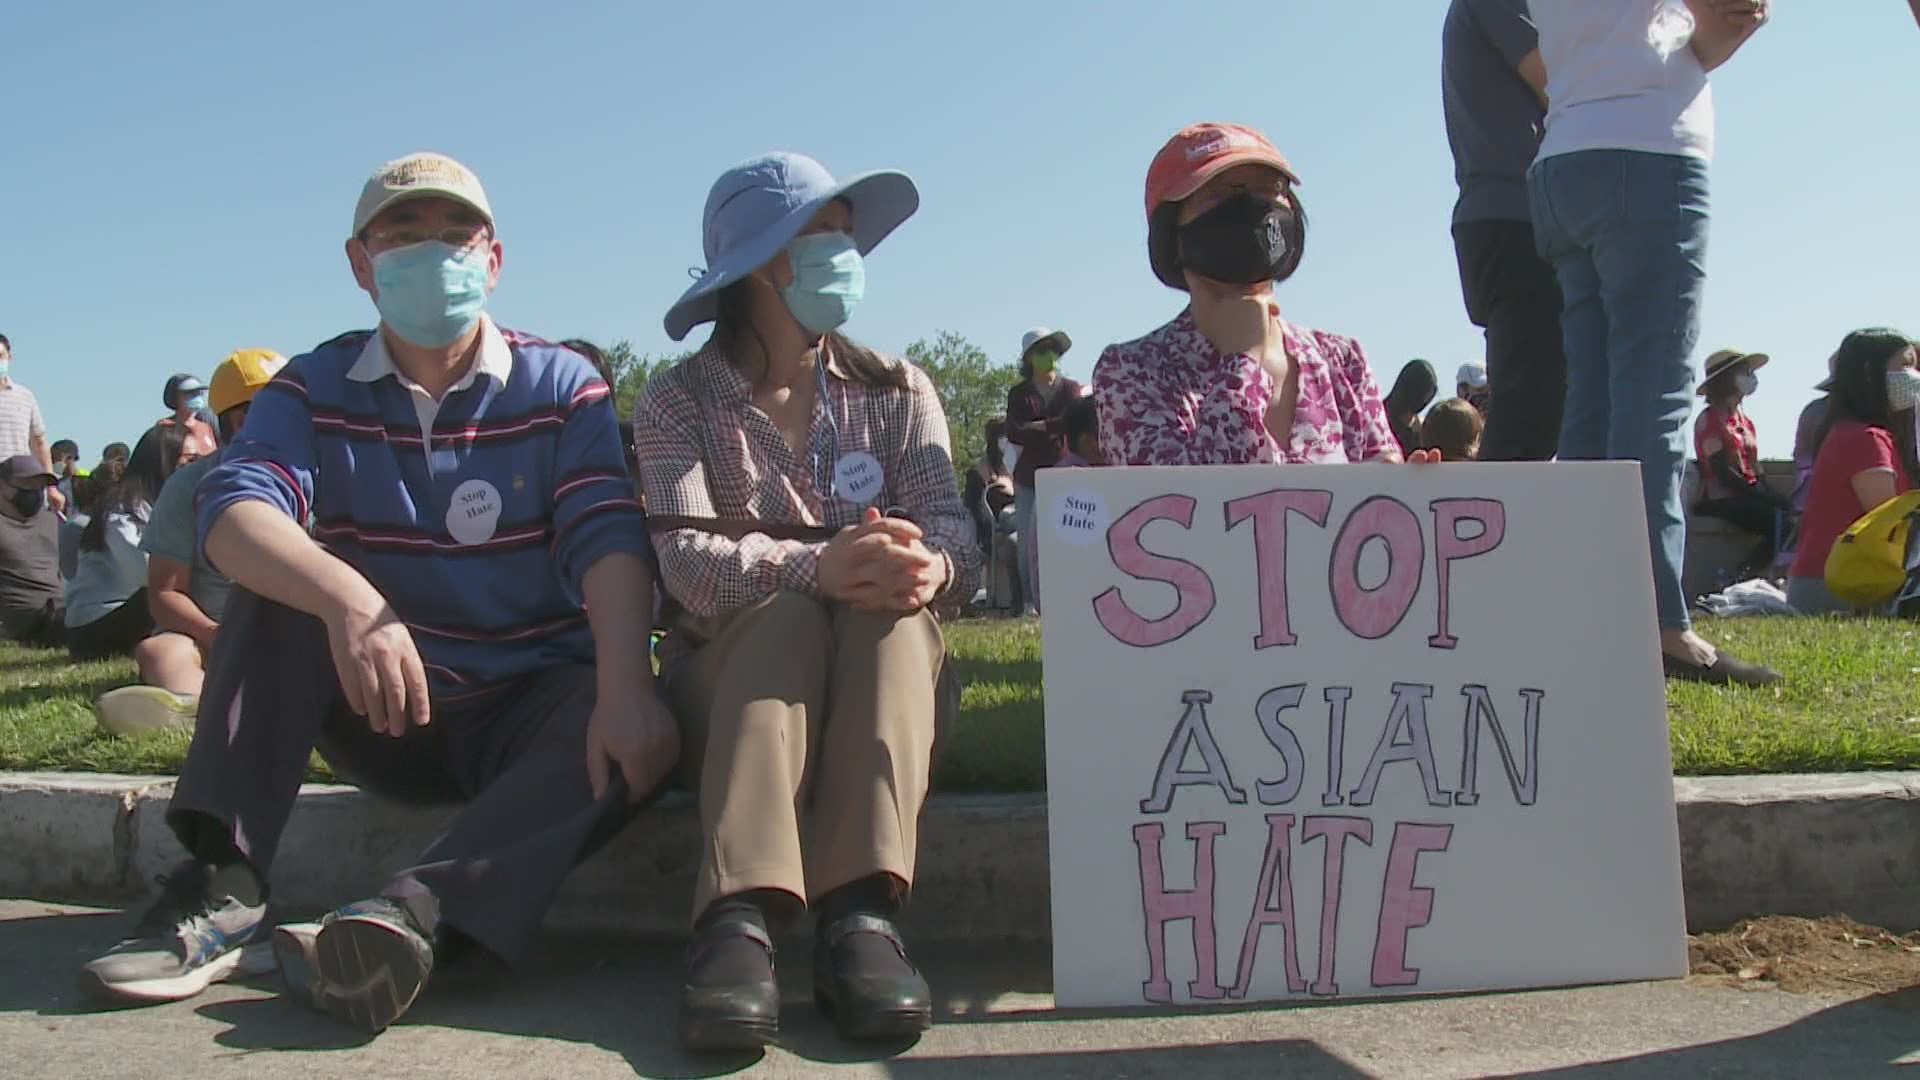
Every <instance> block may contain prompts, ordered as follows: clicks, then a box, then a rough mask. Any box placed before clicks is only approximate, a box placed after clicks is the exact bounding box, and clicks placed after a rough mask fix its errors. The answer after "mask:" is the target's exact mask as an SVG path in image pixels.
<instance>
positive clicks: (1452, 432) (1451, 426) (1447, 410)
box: [1420, 398, 1486, 461]
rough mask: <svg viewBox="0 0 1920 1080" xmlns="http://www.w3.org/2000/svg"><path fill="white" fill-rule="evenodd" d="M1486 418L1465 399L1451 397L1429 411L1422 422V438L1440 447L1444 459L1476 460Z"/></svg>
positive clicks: (1426, 443)
mask: <svg viewBox="0 0 1920 1080" xmlns="http://www.w3.org/2000/svg"><path fill="white" fill-rule="evenodd" d="M1485 428H1486V421H1485V419H1484V418H1482V417H1481V415H1480V410H1479V409H1476V408H1474V407H1473V403H1472V402H1469V401H1467V400H1465V399H1464V398H1448V399H1447V400H1445V401H1443V402H1441V403H1440V404H1438V405H1435V406H1434V407H1433V408H1431V409H1429V410H1427V418H1426V419H1425V420H1423V421H1421V422H1420V441H1421V444H1422V445H1423V446H1425V447H1426V448H1427V449H1428V450H1437V451H1439V453H1440V460H1441V461H1474V460H1476V459H1478V458H1479V457H1480V432H1481V431H1482V430H1484V429H1485Z"/></svg>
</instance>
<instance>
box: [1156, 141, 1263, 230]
mask: <svg viewBox="0 0 1920 1080" xmlns="http://www.w3.org/2000/svg"><path fill="white" fill-rule="evenodd" d="M1246 164H1255V165H1265V166H1268V167H1269V168H1273V169H1278V170H1279V171H1280V173H1281V175H1283V176H1285V177H1286V178H1287V182H1288V183H1292V184H1298V183H1299V182H1300V178H1299V177H1298V176H1295V175H1294V172H1293V166H1291V165H1289V164H1287V159H1286V158H1285V157H1282V156H1281V154H1280V151H1279V150H1278V149H1277V148H1275V146H1274V145H1273V144H1272V143H1271V142H1268V141H1267V137H1266V136H1265V135H1262V134H1260V133H1259V132H1257V131H1255V130H1253V129H1252V128H1250V127H1245V126H1243V125H1240V124H1194V125H1192V126H1190V127H1184V128H1181V129H1180V132H1179V134H1177V135H1175V136H1174V137H1173V138H1171V139H1168V140H1167V145H1165V146H1163V147H1161V148H1160V152H1159V153H1158V154H1155V155H1154V156H1153V164H1152V165H1149V166H1147V216H1148V217H1152V216H1153V212H1154V210H1155V209H1157V208H1158V207H1159V206H1160V204H1162V203H1168V202H1179V201H1180V200H1181V199H1184V198H1186V197H1187V196H1189V195H1191V194H1193V193H1194V192H1196V191H1198V190H1200V186H1201V185H1202V184H1205V183H1206V182H1207V181H1208V180H1211V179H1213V178H1214V177H1215V176H1217V175H1219V173H1220V172H1221V171H1222V170H1223V169H1231V168H1233V167H1234V166H1235V165H1246Z"/></svg>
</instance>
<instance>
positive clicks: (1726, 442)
mask: <svg viewBox="0 0 1920 1080" xmlns="http://www.w3.org/2000/svg"><path fill="white" fill-rule="evenodd" d="M1719 453H1724V454H1726V455H1727V460H1728V461H1729V462H1730V463H1731V464H1732V465H1733V471H1734V472H1735V473H1736V474H1738V475H1739V476H1740V478H1741V479H1743V480H1745V481H1746V482H1747V484H1748V486H1752V485H1754V484H1757V483H1759V482H1760V435H1759V433H1758V432H1757V431H1755V430H1754V427H1753V420H1752V419H1751V418H1749V417H1748V416H1747V414H1746V413H1745V412H1744V411H1742V410H1741V409H1740V408H1739V407H1738V406H1735V407H1734V408H1732V409H1730V410H1729V409H1722V408H1721V407H1720V406H1718V405H1709V406H1707V411H1706V412H1703V413H1701V414H1700V419H1698V420H1696V421H1694V424H1693V454H1694V457H1695V458H1696V459H1697V460H1698V461H1699V462H1700V481H1701V483H1702V484H1704V485H1705V487H1704V488H1703V490H1704V491H1705V492H1706V497H1707V498H1709V499H1724V498H1727V497H1729V496H1731V495H1735V494H1738V493H1737V492H1733V491H1728V490H1727V485H1726V484H1725V483H1722V482H1721V480H1720V477H1719V476H1718V475H1716V474H1715V473H1714V471H1713V467H1712V466H1711V465H1710V464H1708V463H1709V462H1711V461H1712V460H1713V455H1715V454H1719Z"/></svg>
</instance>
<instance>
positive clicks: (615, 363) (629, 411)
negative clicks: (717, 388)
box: [606, 338, 694, 420]
mask: <svg viewBox="0 0 1920 1080" xmlns="http://www.w3.org/2000/svg"><path fill="white" fill-rule="evenodd" d="M693 353H694V350H692V349H688V350H686V351H685V352H681V353H675V354H674V355H671V356H648V355H647V354H645V353H639V352H635V351H634V349H633V342H631V341H628V340H627V339H625V338H621V339H620V340H619V341H616V342H614V343H613V344H612V345H609V346H607V348H606V354H607V367H608V368H609V369H610V370H611V371H612V372H613V402H614V407H615V409H616V410H618V414H619V416H620V418H621V419H622V420H626V419H630V418H631V417H632V416H633V403H634V402H635V401H638V400H639V399H640V391H642V390H644V389H646V386H647V380H648V379H650V378H652V377H653V376H655V375H657V374H659V373H660V372H662V371H665V370H667V369H668V368H670V367H672V366H673V365H675V364H677V363H679V362H680V361H682V360H685V359H686V358H687V357H689V356H692V355H693Z"/></svg>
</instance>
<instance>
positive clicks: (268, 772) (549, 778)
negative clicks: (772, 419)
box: [81, 154, 679, 1033]
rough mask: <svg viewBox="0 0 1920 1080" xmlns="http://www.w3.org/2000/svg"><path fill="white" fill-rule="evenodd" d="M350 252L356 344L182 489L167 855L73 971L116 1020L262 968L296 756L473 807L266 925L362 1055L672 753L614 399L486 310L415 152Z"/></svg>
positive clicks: (533, 917) (320, 363)
mask: <svg viewBox="0 0 1920 1080" xmlns="http://www.w3.org/2000/svg"><path fill="white" fill-rule="evenodd" d="M348 235H349V237H350V238H349V239H348V240H347V242H346V255H347V260H348V264H349V266H350V267H351V269H352V272H353V278H354V281H355V282H356V283H357V284H358V285H359V287H360V288H361V289H363V290H365V291H366V292H367V293H368V294H369V295H371V296H372V297H373V302H374V305H375V306H376V307H377V308H378V310H379V312H380V325H379V327H378V329H376V330H374V331H371V332H369V331H357V332H353V333H348V334H343V335H341V336H340V337H337V338H334V339H333V340H331V341H329V342H327V343H325V344H323V345H321V346H320V347H319V348H318V349H316V350H314V351H313V352H311V353H308V354H306V355H304V356H299V357H295V358H294V359H293V360H292V361H291V362H290V363H289V364H288V365H287V367H286V369H285V370H283V371H281V372H280V374H279V375H277V376H275V377H274V379H273V381H272V382H270V383H268V384H267V385H266V386H265V387H263V388H261V390H260V392H259V393H257V394H256V395H255V396H254V398H253V401H252V402H251V404H250V406H249V408H248V410H247V422H246V425H245V427H244V428H243V430H242V431H241V433H240V438H239V441H238V442H237V443H236V444H235V445H234V446H233V448H232V449H231V450H230V451H229V452H228V454H227V456H226V457H224V458H223V459H222V460H221V462H220V464H219V465H217V466H215V467H214V468H213V470H212V471H211V472H209V473H207V475H206V477H205V478H204V479H203V480H202V481H201V483H200V490H199V493H198V495H197V497H196V503H197V506H196V521H197V526H198V527H197V529H196V532H197V534H198V535H199V536H200V538H201V541H200V546H201V548H202V549H203V550H204V551H205V552H206V555H207V559H208V561H209V562H210V563H211V564H212V565H213V566H214V567H215V568H216V569H218V570H219V571H220V572H221V573H223V574H225V575H226V576H227V577H228V578H230V579H231V580H232V582H233V585H234V588H233V591H232V595H231V596H230V597H229V598H228V601H227V609H226V612H225V613H224V615H223V619H222V623H221V633H220V635H219V637H218V638H217V640H216V641H215V643H214V648H213V655H212V656H211V657H210V658H209V660H208V666H207V673H206V684H205V687H204V689H203V690H202V692H201V695H200V711H199V717H198V723H197V725H196V727H195V729H194V737H193V743H192V746H191V747H190V748H189V749H188V752H187V760H186V763H185V764H184V766H182V768H181V771H180V778H179V781H178V783H176V785H175V786H174V789H173V799H172V802H171V803H170V804H169V805H168V807H167V817H166V820H167V824H168V826H169V827H170V828H171V829H172V831H173V833H174V835H175V836H176V837H177V838H178V839H179V841H180V843H181V846H182V847H184V848H185V849H186V853H187V859H186V861H185V862H184V863H183V864H181V865H180V866H179V867H177V868H176V869H175V870H174V871H173V872H172V873H170V874H168V875H167V876H166V877H165V878H164V879H163V880H164V882H165V888H164V889H163V891H162V893H161V895H160V897H159V898H158V899H157V900H155V901H154V902H153V903H152V905H151V906H150V907H149V908H148V909H147V911H146V912H145V914H144V915H143V916H142V917H141V918H140V919H139V920H138V922H136V923H135V925H134V929H133V933H132V934H131V935H130V936H129V937H128V938H127V939H126V940H124V941H122V942H121V943H120V944H119V945H116V946H115V947H114V948H112V949H111V950H109V951H108V952H107V953H106V954H105V955H102V956H100V957H98V958H97V959H95V960H93V961H92V962H91V963H89V964H87V965H86V966H85V968H84V969H83V972H82V976H81V978H82V982H83V984H84V985H85V986H87V987H88V988H89V989H90V990H91V991H92V992H94V993H97V994H99V995H101V996H103V997H105V998H108V999H110V1000H112V1001H115V1002H122V1003H124V1002H129V1001H133V1002H141V1001H171V1000H179V999H182V998H188V997H192V996H193V995H195V994H198V993H199V992H200V991H202V990H204V989H205V988H206V987H207V986H208V984H210V983H212V982H215V981H218V980H221V979H225V978H228V977H230V976H232V975H233V974H234V973H235V972H236V971H238V970H240V969H241V968H242V965H243V961H244V962H245V963H246V966H247V968H248V969H249V970H254V969H255V963H256V958H257V955H258V952H259V950H258V949H257V946H258V945H259V943H260V942H261V941H262V939H263V937H265V936H266V935H267V933H268V931H267V924H266V914H267V909H266V899H267V885H268V880H269V878H268V875H269V874H270V872H271V871H272V868H273V861H274V854H275V851H276V849H277V848H278V846H279V843H280V839H281V832H282V830H283V829H284V828H285V827H286V823H287V817H288V815H289V814H290V813H291V812H292V810H293V807H294V802H295V800H296V799H297V798H298V797H299V794H300V783H301V780H302V779H303V778H304V777H305V774H306V771H307V763H308V761H309V760H310V758H311V755H312V754H313V752H314V750H315V749H318V750H319V751H320V753H321V754H322V756H324V757H325V758H326V760H327V761H328V762H329V763H330V764H331V765H332V767H333V768H334V770H335V771H336V772H338V773H340V774H341V775H342V776H345V777H349V778H351V779H353V780H354V781H355V782H356V783H358V784H360V785H361V786H362V787H363V788H365V789H367V790H369V791H371V792H373V793H375V794H378V795H382V796H385V797H389V798H393V799H396V800H399V801H404V802H409V803H464V804H465V806H464V808H463V809H462V810H461V811H460V812H459V813H458V814H456V815H455V816H454V817H453V818H452V820H451V821H450V822H449V824H448V825H447V827H446V831H445V832H443V833H442V834H441V835H440V837H439V838H438V839H436V840H435V841H434V842H433V843H432V844H431V845H430V846H428V848H427V850H426V851H425V852H424V853H423V854H422V855H421V856H420V857H419V860H418V861H417V862H416V863H415V864H414V865H413V866H412V867H410V868H408V869H406V870H403V871H401V872H400V873H399V874H397V875H396V876H394V877H393V878H392V879H391V880H390V881H389V882H388V883H387V884H386V886H385V887H383V888H382V889H381V890H380V891H379V893H378V895H376V896H374V897H372V898H370V899H367V900H363V901H360V902H358V903H354V904H349V905H347V906H346V907H343V908H340V909H338V910H336V911H334V912H332V913H330V914H328V915H327V916H326V917H325V918H323V919H322V920H321V921H320V922H319V923H318V924H317V925H316V924H305V925H298V926H283V927H280V928H278V929H277V930H275V931H274V932H273V933H272V935H271V938H272V950H271V952H272V956H273V958H274V959H275V960H276V961H277V962H278V965H279V968H280V971H281V975H282V978H283V980H284V982H285V984H286V989H287V992H288V994H289V996H290V997H293V998H295V999H297V1000H302V1001H304V1002H306V1003H307V1004H310V1005H313V1006H315V1007H317V1008H320V1009H323V1010H324V1011H325V1012H326V1013H327V1014H328V1015H330V1016H332V1017H334V1018H335V1019H337V1020H339V1021H341V1022H342V1023H345V1024H349V1025H351V1026H353V1027H355V1028H357V1029H359V1030H361V1031H363V1032H369V1033H371V1032H378V1031H381V1030H383V1029H384V1028H386V1027H387V1026H388V1025H390V1024H392V1023H393V1022H394V1021H395V1020H397V1019H399V1018H400V1017H401V1016H402V1015H404V1014H405V1013H406V1011H407V1010H408V1009H409V1008H411V1007H412V1005H413V1003H414V1001H415V1000H416V999H417V998H418V997H419V995H420V993H421V991H422V989H423V988H424V987H425V986H426V984H427V981H428V978H429V976H431V975H432V973H433V972H434V970H435V967H436V965H437V964H439V963H441V962H443V961H446V960H449V959H450V953H451V952H457V951H459V950H460V949H461V948H463V947H469V946H477V947H479V948H483V949H485V950H486V951H487V952H488V953H491V954H492V955H494V956H496V957H499V958H501V959H504V960H505V961H507V962H508V963H509V964H512V963H514V962H516V961H519V960H522V959H524V958H525V957H526V955H527V953H528V952H529V951H530V947H531V946H532V945H533V943H534V936H535V933H536V932H537V931H538V930H539V928H540V923H541V919H542V916H543V915H544V914H545V912H546V909H547V906H548V904H549V903H551V902H552V900H553V897H554V895H555V894H556V893H557V892H558V891H559V889H560V884H561V882H562V881H563V880H564V879H565V878H566V876H567V874H568V873H569V872H571V870H572V869H573V867H574V866H575V865H576V864H577V863H578V862H579V861H580V860H581V859H583V858H585V857H586V856H587V855H588V854H590V853H592V852H593V851H594V850H595V849H597V848H598V847H599V846H600V845H601V844H602V843H604V842H605V841H607V840H608V839H610V838H611V837H612V836H613V835H614V833H616V832H617V831H618V830H619V829H620V828H621V826H623V825H624V824H625V823H626V822H627V821H628V820H629V819H630V818H631V816H632V815H633V813H635V812H636V809H637V807H638V804H639V802H640V801H641V800H642V799H643V798H644V797H646V796H647V795H648V794H649V793H651V792H653V791H654V790H655V789H656V788H657V787H658V785H659V783H660V781H661V780H662V779H663V778H664V777H665V776H666V774H667V773H668V772H669V771H670V770H671V769H672V767H673V765H674V762H675V760H676V759H677V756H678V750H679V741H678V734H677V732H676V731H675V728H674V724H673V719H672V717H671V716H670V715H669V714H668V713H667V711H666V709H665V706H664V705H662V704H661V702H660V701H659V699H658V698H657V697H656V696H655V694H654V688H653V672H652V670H651V668H650V667H649V666H648V665H647V664H646V663H645V662H644V661H645V657H646V651H647V636H648V629H649V624H648V614H649V613H648V610H647V607H646V603H645V597H647V596H649V595H650V594H651V593H652V591H653V574H652V570H651V566H650V560H651V555H652V552H651V549H650V547H649V545H648V542H647V532H646V521H645V516H644V515H643V514H642V513H641V510H640V507H639V504H638V503H636V502H635V501H634V498H633V490H632V481H631V480H630V479H629V478H628V476H627V473H626V467H625V464H624V462H623V461H622V458H621V454H620V444H619V436H618V434H617V431H618V428H617V425H616V423H615V421H614V414H613V405H612V400H611V399H612V391H611V390H610V389H609V388H608V386H607V384H606V383H605V382H604V381H603V380H601V378H600V377H599V376H598V375H597V374H595V373H594V371H593V368H592V367H591V366H590V365H589V364H588V363H587V361H586V360H585V359H584V358H583V357H581V356H580V355H579V354H577V353H574V352H571V351H569V350H566V349H562V348H560V347H559V346H557V345H552V344H549V343H547V342H545V341H541V340H539V339H537V338H532V337H528V336H525V335H522V334H518V333H515V332H513V331H509V330H503V329H501V328H500V327H498V326H496V325H495V324H494V323H493V322H492V321H491V320H490V319H488V318H487V317H486V316H485V315H484V314H483V309H484V308H485V305H486V300H487V297H488V295H489V294H490V293H491V292H492V291H493V288H494V286H495V285H496V284H497V283H498V281H499V274H500V267H501V262H502V259H503V258H504V251H503V249H502V247H501V245H500V242H499V240H498V239H496V235H495V231H494V219H493V213H492V211H491V210H490V209H489V206H488V202H487V198H486V195H485V193H484V191H482V189H481V187H480V181H479V180H478V179H477V178H476V177H475V176H474V175H473V173H472V172H471V171H469V170H468V169H467V168H466V167H465V166H464V165H461V164H460V163H458V162H456V161H454V160H452V159H451V158H447V157H443V156H441V155H438V154H416V155H413V156H411V157H408V158H404V159H401V160H399V161H394V162H390V163H388V164H386V165H382V166H381V167H380V168H379V169H377V170H376V171H375V172H374V174H373V176H372V177H370V178H369V179H368V181H367V183H366V185H365V187H364V188H363V189H362V191H361V194H360V199H359V202H358V204H357V206H356V207H355V209H354V213H353V225H352V228H351V229H350V231H349V234H348ZM308 522H311V531H309V528H308V527H307V523H308ZM596 652H597V653H598V654H599V655H600V656H602V657H606V658H607V659H608V662H607V663H603V664H600V665H599V666H598V667H597V668H596V667H595V665H594V657H595V654H596ZM250 949H251V951H252V952H253V953H254V956H249V955H248V951H249V950H250ZM469 953H470V955H471V949H469Z"/></svg>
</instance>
